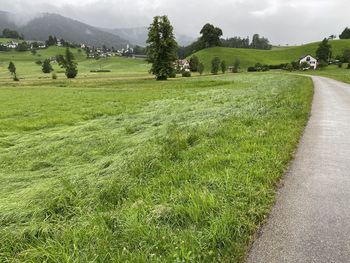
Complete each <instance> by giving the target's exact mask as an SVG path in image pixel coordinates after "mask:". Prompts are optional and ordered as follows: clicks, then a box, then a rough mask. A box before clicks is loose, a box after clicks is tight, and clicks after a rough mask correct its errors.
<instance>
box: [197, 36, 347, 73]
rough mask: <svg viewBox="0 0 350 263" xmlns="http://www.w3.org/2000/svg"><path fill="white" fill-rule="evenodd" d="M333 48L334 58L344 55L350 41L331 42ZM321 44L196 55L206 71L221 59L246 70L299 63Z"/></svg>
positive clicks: (221, 50)
mask: <svg viewBox="0 0 350 263" xmlns="http://www.w3.org/2000/svg"><path fill="white" fill-rule="evenodd" d="M330 43H331V45H332V47H333V50H332V51H333V56H337V55H340V54H342V51H343V50H344V49H345V48H350V40H333V41H331V42H330ZM318 45H319V43H311V44H307V45H303V46H297V47H285V48H275V49H272V50H254V49H239V48H220V47H216V48H210V49H205V50H201V51H199V52H197V53H196V55H197V56H198V57H199V59H200V60H201V61H202V62H203V63H204V64H205V68H206V71H210V68H211V66H210V65H211V60H212V59H213V58H214V57H216V56H217V57H219V58H220V59H221V60H225V61H226V63H227V64H228V65H233V63H234V61H235V59H236V58H239V59H240V61H241V67H242V69H243V70H245V69H246V68H247V67H249V66H254V65H255V64H256V63H258V62H259V63H262V64H268V65H278V64H281V63H290V62H292V61H298V60H299V59H300V57H301V56H303V55H308V54H310V55H314V56H315V53H316V50H317V48H318Z"/></svg>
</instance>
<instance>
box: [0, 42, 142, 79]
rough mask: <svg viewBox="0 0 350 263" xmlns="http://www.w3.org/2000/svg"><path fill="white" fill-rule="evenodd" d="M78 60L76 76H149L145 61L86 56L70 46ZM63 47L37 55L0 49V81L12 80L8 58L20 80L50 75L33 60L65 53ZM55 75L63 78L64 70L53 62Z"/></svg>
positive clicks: (40, 52)
mask: <svg viewBox="0 0 350 263" xmlns="http://www.w3.org/2000/svg"><path fill="white" fill-rule="evenodd" d="M71 51H72V52H73V54H74V56H75V58H76V60H77V62H78V71H79V74H78V78H79V79H82V78H84V79H86V78H93V79H96V78H130V77H136V76H140V77H145V76H148V70H149V65H148V64H147V62H146V61H144V60H140V59H129V58H122V57H112V58H107V59H100V60H95V59H86V54H85V52H84V51H83V50H82V49H71ZM64 52H65V48H62V47H50V48H47V49H41V50H38V52H37V54H35V55H33V54H32V53H31V52H29V51H27V52H18V51H14V50H12V51H9V52H0V83H1V82H8V81H11V79H12V78H11V75H10V74H9V72H8V70H7V67H8V64H9V62H10V61H13V62H14V63H15V65H16V68H17V75H18V77H19V78H20V80H35V81H37V80H40V79H41V80H42V79H50V78H51V74H43V73H42V71H41V66H40V65H37V64H36V63H35V62H36V61H38V60H40V61H43V60H45V59H46V58H51V57H55V56H56V55H59V54H64ZM53 68H54V70H55V71H56V74H57V76H58V78H59V79H60V78H65V75H64V70H62V69H61V68H60V67H59V66H58V65H57V64H53ZM99 69H104V70H110V71H111V72H110V73H103V74H101V73H90V71H91V70H99Z"/></svg>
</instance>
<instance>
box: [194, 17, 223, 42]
mask: <svg viewBox="0 0 350 263" xmlns="http://www.w3.org/2000/svg"><path fill="white" fill-rule="evenodd" d="M200 33H201V35H202V36H201V38H200V41H201V42H202V43H203V45H204V48H208V47H217V46H220V45H221V41H220V38H221V36H222V35H223V33H222V30H221V29H220V28H218V27H215V26H213V25H212V24H209V23H208V24H205V25H204V26H203V28H202V30H201V31H200Z"/></svg>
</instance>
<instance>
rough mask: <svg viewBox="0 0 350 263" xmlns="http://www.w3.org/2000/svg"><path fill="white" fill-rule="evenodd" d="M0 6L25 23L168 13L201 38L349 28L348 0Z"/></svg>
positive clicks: (112, 0)
mask: <svg viewBox="0 0 350 263" xmlns="http://www.w3.org/2000/svg"><path fill="white" fill-rule="evenodd" d="M0 9H1V10H3V11H9V12H13V13H18V14H20V15H17V16H16V18H15V19H16V22H17V23H22V24H23V23H26V22H27V21H28V20H29V19H31V18H33V17H34V16H36V15H38V14H40V12H50V13H58V14H61V15H64V16H67V17H70V18H73V19H77V20H79V21H82V22H85V23H88V24H91V25H93V26H98V27H107V28H121V27H139V26H148V25H149V24H150V23H151V21H152V17H153V16H155V15H163V14H166V15H168V16H169V18H170V20H171V22H172V24H173V25H174V27H175V29H176V31H177V32H179V33H181V34H185V35H189V36H192V37H196V36H198V34H199V33H198V32H199V31H200V29H201V27H202V26H203V25H204V24H205V23H207V22H210V23H213V24H215V25H216V26H218V27H220V28H222V30H223V31H224V35H225V36H242V37H245V36H251V35H252V34H254V33H259V34H260V35H263V36H265V37H268V38H269V39H270V40H271V42H272V43H273V44H282V45H285V44H290V45H294V44H302V43H306V42H312V41H318V40H320V39H322V38H324V37H327V36H329V35H331V34H336V35H339V34H340V33H341V31H342V30H343V29H344V28H345V27H346V26H350V20H349V3H348V0H307V1H305V0H220V1H208V0H200V1H199V0H191V1H185V0H133V1H125V0H84V1H82V0H78V1H68V0H55V1H51V2H50V1H43V0H31V1H21V0H11V1H8V0H0Z"/></svg>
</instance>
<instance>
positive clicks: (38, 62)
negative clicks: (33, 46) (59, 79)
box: [35, 60, 43, 66]
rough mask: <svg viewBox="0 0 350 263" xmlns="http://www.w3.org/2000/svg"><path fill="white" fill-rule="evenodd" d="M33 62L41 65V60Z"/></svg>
mask: <svg viewBox="0 0 350 263" xmlns="http://www.w3.org/2000/svg"><path fill="white" fill-rule="evenodd" d="M35 64H37V65H39V66H41V65H42V64H43V62H42V61H41V60H37V61H35Z"/></svg>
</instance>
